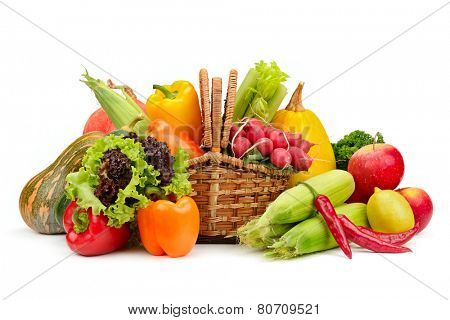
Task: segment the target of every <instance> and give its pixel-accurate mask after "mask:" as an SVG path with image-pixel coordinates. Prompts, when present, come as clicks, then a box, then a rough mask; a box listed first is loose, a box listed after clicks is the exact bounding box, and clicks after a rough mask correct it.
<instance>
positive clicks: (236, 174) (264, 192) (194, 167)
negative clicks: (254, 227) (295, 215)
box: [189, 152, 289, 244]
mask: <svg viewBox="0 0 450 320" xmlns="http://www.w3.org/2000/svg"><path fill="white" fill-rule="evenodd" d="M189 164H190V170H189V173H190V177H189V181H190V182H191V184H192V190H193V191H192V194H191V197H192V198H193V199H194V200H195V202H196V203H197V205H198V207H199V210H200V234H199V238H198V240H197V243H215V244H218V243H222V244H225V243H227V244H235V243H237V238H236V230H237V229H238V228H239V227H240V226H242V225H243V224H245V223H246V222H248V221H249V220H251V219H252V218H255V217H257V216H260V215H262V214H263V213H264V211H265V210H266V207H267V206H268V205H269V204H270V203H271V202H272V201H273V200H275V199H276V197H277V196H278V195H279V194H280V193H281V192H282V191H283V190H285V189H286V186H287V181H288V179H289V174H287V173H285V172H283V171H281V170H274V169H271V168H268V167H265V166H263V165H258V164H245V163H244V162H243V161H242V160H240V159H237V158H233V157H230V156H227V155H224V154H221V153H217V152H208V153H206V154H205V155H203V156H201V157H198V158H195V159H191V160H190V163H189Z"/></svg>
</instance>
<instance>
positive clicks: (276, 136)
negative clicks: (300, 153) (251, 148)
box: [268, 130, 288, 149]
mask: <svg viewBox="0 0 450 320" xmlns="http://www.w3.org/2000/svg"><path fill="white" fill-rule="evenodd" d="M268 138H269V139H270V140H272V142H273V147H274V148H275V149H276V148H287V147H288V141H287V139H286V136H285V134H284V132H283V131H281V130H273V131H271V132H270V133H269V137H268Z"/></svg>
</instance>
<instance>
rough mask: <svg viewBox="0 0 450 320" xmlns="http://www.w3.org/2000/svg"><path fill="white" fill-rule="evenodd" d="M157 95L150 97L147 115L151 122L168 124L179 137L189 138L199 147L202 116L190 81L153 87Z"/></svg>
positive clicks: (147, 104)
mask: <svg viewBox="0 0 450 320" xmlns="http://www.w3.org/2000/svg"><path fill="white" fill-rule="evenodd" d="M153 89H156V91H155V93H154V94H152V95H151V96H150V97H148V100H147V103H146V109H147V115H148V116H149V117H150V120H156V119H161V120H164V121H165V122H167V123H168V124H169V125H170V127H171V128H172V129H173V130H174V131H175V133H176V135H178V136H188V137H189V138H190V139H192V140H193V141H195V142H196V143H197V144H198V145H200V143H201V138H202V116H201V113H200V105H199V102H198V95H197V92H196V91H195V88H194V86H193V85H192V84H191V83H190V82H188V81H183V80H179V81H175V82H173V83H172V84H171V85H164V86H160V85H156V84H155V85H153Z"/></svg>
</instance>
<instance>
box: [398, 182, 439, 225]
mask: <svg viewBox="0 0 450 320" xmlns="http://www.w3.org/2000/svg"><path fill="white" fill-rule="evenodd" d="M397 192H399V193H400V194H401V195H402V196H403V197H404V198H405V199H406V200H407V201H408V202H409V205H410V206H411V208H412V210H413V213H414V220H415V223H416V225H418V227H419V231H418V232H420V231H422V230H423V229H425V227H426V226H427V225H428V223H429V222H430V220H431V216H432V215H433V202H432V201H431V198H430V196H429V195H428V194H427V193H426V192H425V191H424V190H422V189H420V188H402V189H399V190H397Z"/></svg>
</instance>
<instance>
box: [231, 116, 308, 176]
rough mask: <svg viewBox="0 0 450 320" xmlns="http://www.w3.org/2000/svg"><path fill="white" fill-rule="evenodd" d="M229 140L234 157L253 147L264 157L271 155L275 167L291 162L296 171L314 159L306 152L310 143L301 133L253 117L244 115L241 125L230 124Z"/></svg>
mask: <svg viewBox="0 0 450 320" xmlns="http://www.w3.org/2000/svg"><path fill="white" fill-rule="evenodd" d="M230 141H231V142H230V146H231V151H232V153H233V155H234V156H235V157H236V158H243V157H245V156H246V155H248V154H250V153H251V152H252V150H255V148H256V149H257V150H258V151H259V153H260V154H261V156H262V157H263V158H266V159H270V162H271V163H272V164H273V165H274V166H275V167H278V168H281V169H284V168H287V167H289V166H291V165H292V167H293V168H294V169H295V170H297V171H306V170H308V169H309V167H310V166H311V164H312V161H313V159H312V158H311V157H310V156H308V154H307V153H308V152H309V150H310V149H311V147H312V146H313V144H312V143H310V142H309V141H306V140H304V139H302V135H301V134H294V133H289V132H284V131H282V130H279V129H276V128H274V127H272V126H270V125H267V126H266V125H264V124H263V123H262V122H261V121H259V120H258V119H255V118H248V119H243V121H242V123H240V126H239V125H238V124H233V125H232V127H231V130H230Z"/></svg>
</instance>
